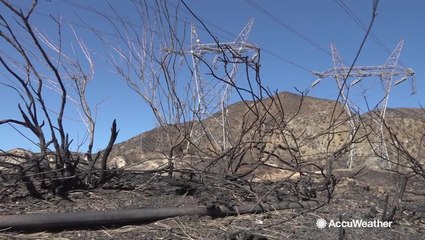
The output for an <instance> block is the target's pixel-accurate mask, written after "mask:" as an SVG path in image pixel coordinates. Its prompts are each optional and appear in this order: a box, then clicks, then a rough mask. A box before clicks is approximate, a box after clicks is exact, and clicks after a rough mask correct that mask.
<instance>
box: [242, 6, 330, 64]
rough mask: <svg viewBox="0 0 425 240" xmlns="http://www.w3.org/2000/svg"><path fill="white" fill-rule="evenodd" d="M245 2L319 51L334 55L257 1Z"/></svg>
mask: <svg viewBox="0 0 425 240" xmlns="http://www.w3.org/2000/svg"><path fill="white" fill-rule="evenodd" d="M245 2H247V3H248V4H249V5H251V6H253V7H254V8H255V9H257V10H258V11H259V12H261V13H263V14H264V15H266V16H267V17H269V18H270V19H272V20H273V21H275V22H276V23H277V24H279V26H281V27H283V28H285V29H287V30H289V31H290V32H292V33H294V34H295V35H296V36H298V37H299V38H301V39H303V40H304V41H306V42H307V43H309V44H310V45H312V46H313V47H315V48H317V49H318V50H319V51H321V52H323V53H325V54H326V55H328V56H332V55H331V53H330V52H329V50H327V49H325V48H323V47H321V46H320V45H319V44H317V43H315V42H314V41H313V40H311V39H310V38H308V37H307V36H306V35H304V34H302V33H301V32H299V31H298V30H296V29H295V28H293V27H291V26H289V24H287V23H285V22H284V21H282V20H281V19H279V18H278V17H276V16H274V15H273V14H272V13H270V12H269V11H267V10H266V9H265V8H263V7H261V6H260V5H258V4H257V3H255V2H254V1H253V0H245Z"/></svg>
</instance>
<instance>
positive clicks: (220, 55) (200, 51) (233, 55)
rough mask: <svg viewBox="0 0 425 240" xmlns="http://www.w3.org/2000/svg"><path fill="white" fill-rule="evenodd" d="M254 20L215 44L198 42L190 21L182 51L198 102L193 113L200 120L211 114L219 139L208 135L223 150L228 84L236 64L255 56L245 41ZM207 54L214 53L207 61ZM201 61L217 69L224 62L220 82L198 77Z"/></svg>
mask: <svg viewBox="0 0 425 240" xmlns="http://www.w3.org/2000/svg"><path fill="white" fill-rule="evenodd" d="M253 23H254V19H253V18H252V19H250V20H249V22H248V24H247V25H246V26H245V27H244V28H243V29H242V31H241V32H240V33H239V35H238V36H237V37H236V39H235V40H234V41H232V42H214V43H201V40H200V38H199V36H198V33H197V32H196V28H195V25H194V24H192V26H191V46H190V49H189V50H186V51H185V53H186V54H190V55H191V56H192V64H193V83H194V95H195V98H196V102H197V104H196V109H195V112H196V113H198V117H199V118H200V119H201V120H204V119H206V118H208V117H213V118H214V119H215V120H216V122H217V123H218V124H219V125H220V126H221V129H222V134H221V137H220V138H221V139H217V136H214V135H213V134H210V137H211V138H212V139H213V141H214V142H215V143H216V144H217V146H220V148H221V149H226V148H227V147H228V146H229V145H228V144H229V143H228V129H227V124H226V123H227V105H228V101H229V98H230V93H231V86H232V85H234V84H235V82H236V79H235V77H236V73H237V70H238V65H239V64H241V63H245V62H244V61H243V60H242V59H244V58H245V57H247V58H248V59H251V60H255V59H257V56H258V53H259V51H260V49H259V47H258V46H256V45H254V44H251V43H248V42H247V40H248V36H249V33H250V32H251V28H252V25H253ZM206 55H210V57H211V55H212V56H214V58H213V61H212V62H210V60H209V59H207V57H206ZM201 62H202V63H206V64H208V66H209V67H212V68H216V67H217V66H216V65H217V64H224V66H223V69H225V70H224V73H223V74H224V75H225V76H220V77H222V80H223V81H220V80H218V79H213V80H212V81H206V80H205V79H204V78H203V77H202V76H201V75H203V74H201V71H200V63H201ZM219 111H220V112H221V116H220V117H214V115H213V114H214V113H215V112H219Z"/></svg>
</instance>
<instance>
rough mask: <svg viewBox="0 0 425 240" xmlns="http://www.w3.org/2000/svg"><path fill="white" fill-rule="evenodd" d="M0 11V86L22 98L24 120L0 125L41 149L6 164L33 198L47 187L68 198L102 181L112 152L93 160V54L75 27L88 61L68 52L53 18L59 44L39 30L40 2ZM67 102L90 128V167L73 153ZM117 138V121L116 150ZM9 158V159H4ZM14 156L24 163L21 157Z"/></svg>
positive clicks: (9, 5) (6, 5)
mask: <svg viewBox="0 0 425 240" xmlns="http://www.w3.org/2000/svg"><path fill="white" fill-rule="evenodd" d="M1 6H2V8H3V9H4V10H5V11H4V13H3V12H2V14H1V15H0V27H1V29H0V30H1V31H0V40H1V42H0V44H1V56H0V63H1V68H2V69H1V71H2V72H3V76H4V77H3V80H2V82H1V83H0V84H1V86H2V87H5V88H7V89H10V90H11V91H12V92H14V93H15V94H17V96H19V98H20V101H19V102H18V104H17V109H18V112H19V115H20V118H9V119H2V120H0V125H3V126H7V125H9V126H12V127H13V128H15V129H16V130H17V131H19V129H26V130H29V132H30V133H31V134H32V136H26V138H27V139H29V140H31V141H32V142H33V143H34V144H35V146H36V147H37V148H38V150H39V153H36V154H34V155H33V156H31V157H29V158H27V159H24V161H23V162H21V163H19V164H12V165H11V164H7V163H2V165H3V166H5V167H6V168H8V169H11V170H13V169H15V170H16V172H17V174H16V181H17V183H24V184H25V185H26V187H27V189H28V191H29V192H30V193H31V194H32V195H34V196H40V194H42V192H43V191H42V189H45V188H47V189H50V190H49V191H51V192H53V193H64V194H66V192H67V191H68V190H69V189H71V188H75V187H83V186H87V185H86V184H85V183H86V182H87V178H89V177H90V178H92V177H94V176H97V175H100V177H99V179H98V180H96V181H95V182H94V185H97V184H99V183H101V182H104V181H105V176H104V171H105V170H106V161H107V157H108V154H109V152H110V151H111V147H108V148H107V149H106V150H105V151H103V152H102V153H100V152H99V153H98V154H97V155H96V157H95V158H92V155H93V153H92V148H93V142H94V136H95V120H94V116H93V113H92V111H91V109H90V104H89V103H88V101H87V98H86V89H87V86H88V83H89V82H90V81H91V79H92V78H93V75H94V63H93V59H92V58H91V55H90V51H89V50H88V48H87V47H86V46H85V45H84V42H83V40H82V39H81V38H80V37H79V36H78V34H77V33H76V32H75V31H74V30H73V29H72V27H71V32H72V33H73V35H74V37H75V42H76V43H77V45H78V46H79V50H80V51H81V52H80V53H81V55H82V56H84V60H80V59H79V58H78V57H77V56H71V55H70V54H69V53H68V51H67V46H65V44H64V43H65V40H64V32H65V31H66V29H65V27H64V24H63V22H62V19H61V18H60V17H51V19H50V23H51V24H53V25H54V26H55V27H56V30H57V31H56V35H55V38H54V39H56V40H52V38H51V37H49V36H48V34H45V33H43V32H42V31H40V29H39V28H37V26H36V25H35V24H33V22H32V19H33V14H34V11H35V10H36V8H37V1H33V2H32V4H31V6H29V8H28V10H24V9H21V8H18V7H16V6H15V5H14V4H13V3H11V2H9V1H1ZM74 96H77V98H75V97H74ZM69 102H73V103H74V104H76V106H77V107H78V108H79V109H80V110H81V111H82V114H81V116H82V121H83V122H84V123H85V124H86V126H87V131H88V135H89V143H88V150H87V154H86V157H87V159H88V160H89V164H83V161H82V160H83V159H82V158H83V157H82V156H81V155H80V154H77V153H75V152H72V151H71V144H72V143H73V139H72V138H71V136H70V135H69V133H68V131H67V129H66V128H65V126H64V125H65V123H66V114H67V109H68V108H69V105H70V104H69ZM117 134H118V130H117V128H116V123H115V121H114V123H113V124H112V131H111V136H110V142H109V145H111V146H112V145H113V143H114V142H115V139H116V137H117ZM34 137H35V140H33V139H34ZM77 144H81V143H77ZM7 155H10V154H9V153H4V152H3V154H2V156H7ZM13 157H16V158H19V157H20V158H21V159H22V157H21V156H13ZM98 158H101V159H102V160H101V161H102V164H101V171H100V172H101V173H98V172H96V171H94V170H95V168H94V163H95V162H96V160H97V159H98ZM87 166H89V168H87ZM83 172H84V174H82V173H83ZM37 183H40V184H39V185H40V186H37V185H38V184H37Z"/></svg>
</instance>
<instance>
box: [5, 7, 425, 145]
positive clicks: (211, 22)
mask: <svg viewBox="0 0 425 240" xmlns="http://www.w3.org/2000/svg"><path fill="white" fill-rule="evenodd" d="M28 2H29V1H16V4H19V5H20V6H28V4H27V3H28ZM39 2H40V4H39V7H38V8H37V9H36V14H35V15H34V16H33V17H34V19H33V21H34V24H35V26H37V27H38V28H39V29H41V30H42V31H43V32H45V33H46V34H54V31H55V25H54V24H52V22H51V21H50V20H49V18H48V17H47V16H48V15H49V14H53V15H61V16H63V18H64V21H65V22H66V23H68V24H71V25H73V27H74V28H75V30H76V31H77V32H78V33H79V35H80V36H81V38H82V39H83V40H84V41H85V42H86V43H87V46H88V48H89V49H90V50H91V51H92V52H93V56H95V62H96V63H95V65H96V66H95V68H96V75H95V77H94V80H93V82H92V83H91V85H90V86H89V90H88V91H89V100H90V102H91V103H92V104H96V103H98V102H101V104H100V105H99V106H98V113H97V129H96V131H97V138H96V140H95V150H100V149H102V148H103V147H104V146H105V145H106V143H107V140H108V135H109V127H110V124H111V121H112V120H113V119H117V123H118V127H119V129H120V134H119V137H118V140H117V142H121V141H125V140H127V139H129V138H131V137H133V136H135V135H137V134H139V133H141V132H144V131H147V130H149V129H152V128H153V127H155V126H156V125H157V124H156V123H155V118H154V116H153V114H152V113H151V111H150V110H149V108H148V106H147V105H146V104H145V103H144V102H143V101H142V100H141V99H140V97H139V96H137V95H136V94H135V93H134V92H133V91H132V90H130V89H129V88H128V87H127V86H126V84H125V83H124V82H123V81H122V80H121V78H120V77H119V76H116V75H114V74H113V73H111V66H110V64H109V63H108V61H106V60H105V55H104V51H103V49H102V44H100V42H99V39H98V38H96V37H95V35H94V34H93V32H91V31H90V30H89V29H88V28H87V27H85V26H86V25H84V23H86V24H88V25H90V26H92V27H94V28H96V29H98V30H100V31H102V32H105V33H113V30H112V29H110V27H107V26H108V25H107V24H105V22H104V19H102V18H101V17H99V16H98V15H96V14H94V13H93V11H89V10H88V9H90V7H92V8H93V9H96V10H97V11H99V12H103V13H105V14H112V13H111V10H110V9H109V8H108V6H107V4H106V2H105V1H103V0H102V1H101V0H93V1H83V0H73V1H71V0H69V1H65V0H53V1H39ZM153 2H154V1H150V0H148V1H147V3H148V4H153ZM169 2H170V8H172V6H174V5H175V4H176V3H177V2H178V1H177V0H169ZM185 2H186V3H187V4H188V5H189V6H190V8H191V10H192V11H193V12H194V13H196V14H197V15H198V16H199V17H201V18H202V19H203V20H204V22H205V24H206V25H207V26H208V27H209V29H210V30H211V32H212V33H213V34H214V35H215V36H216V37H217V38H218V39H219V40H220V41H223V42H224V41H231V40H232V39H233V38H234V37H236V35H237V34H238V33H239V32H240V31H241V29H242V28H243V27H244V26H245V25H246V23H247V22H248V21H249V19H250V18H254V19H255V22H254V25H253V28H252V31H251V33H250V36H249V42H251V43H253V44H256V45H258V46H259V47H260V48H261V49H262V53H261V66H262V67H261V77H262V80H263V83H264V84H265V85H267V86H269V87H270V88H271V89H278V90H279V91H295V90H294V88H295V87H296V88H298V89H301V90H304V89H307V88H308V87H309V85H310V84H311V83H312V82H313V81H314V80H315V79H316V78H315V77H314V76H313V75H312V74H311V71H324V70H327V69H329V68H331V67H332V65H333V62H332V58H331V56H330V55H329V54H330V43H335V44H336V46H337V48H338V50H339V53H340V55H341V57H342V58H343V59H344V61H345V63H347V64H350V63H351V61H352V60H353V58H354V57H355V54H356V52H357V50H358V48H359V45H360V43H361V41H362V39H363V37H364V34H365V32H364V30H363V29H362V28H361V27H360V26H359V25H358V24H357V23H356V22H355V21H354V20H353V19H352V18H351V17H350V16H349V15H348V14H347V13H346V12H345V11H344V10H343V8H342V7H341V5H342V3H343V4H344V5H345V6H347V7H348V9H349V10H350V11H351V13H353V14H354V15H355V16H356V17H358V19H359V20H361V21H362V22H363V23H364V24H365V25H368V24H369V21H370V19H371V7H372V1H370V0H360V1H348V0H341V1H340V2H339V4H338V1H336V0H322V1H313V0H299V1H288V0H280V1H277V0H262V1H253V2H254V3H255V4H257V6H260V7H261V9H264V10H266V12H267V14H269V15H266V14H264V12H261V11H259V9H257V8H255V7H254V6H253V4H250V1H246V0H214V1H207V0H185ZM341 2H342V3H341ZM110 3H111V5H113V6H114V8H115V10H116V11H117V12H119V13H120V14H123V15H125V16H126V17H128V18H129V19H137V16H136V12H135V11H134V9H133V8H132V5H131V4H130V1H110ZM344 5H343V6H344ZM0 12H1V13H2V14H3V12H6V11H5V10H4V9H0ZM423 12H425V1H422V0H405V1H399V0H383V1H380V2H379V6H378V12H377V13H378V15H377V17H376V20H375V24H374V26H373V29H372V32H373V34H374V36H375V37H376V38H377V39H379V40H380V41H381V42H382V43H383V44H384V45H385V46H386V47H387V48H388V49H389V50H390V51H392V50H393V49H394V48H395V46H396V45H397V44H398V42H399V41H400V40H401V39H404V41H405V42H404V48H403V51H402V53H401V57H400V59H401V61H402V62H403V64H405V65H406V66H408V67H410V68H412V69H413V70H415V72H416V74H415V75H416V89H417V94H416V95H414V96H412V95H410V85H409V83H407V82H405V83H404V84H401V85H398V86H397V87H395V88H394V89H393V91H392V92H391V96H390V100H389V107H418V106H419V104H424V102H423V99H424V95H425V92H424V90H425V84H424V82H423V81H422V80H423V78H424V74H425V72H424V64H425V34H424V33H423V30H421V29H422V28H423V27H421V26H422V24H425V15H424V14H423ZM273 17H274V18H275V19H274V20H273V19H272V18H273ZM179 18H180V19H181V20H186V21H188V22H195V23H196V24H197V25H199V22H196V20H195V19H194V18H193V17H192V16H190V14H188V12H187V11H186V10H185V9H184V7H183V6H181V11H179ZM81 21H84V23H82V22H81ZM134 21H136V20H134ZM279 21H280V24H279V23H278V22H279ZM136 24H137V22H136ZM282 24H283V25H286V27H283V26H282ZM288 27H289V28H291V29H292V30H289V28H288ZM198 32H199V35H200V38H201V41H202V42H205V43H207V42H211V41H212V39H211V37H210V36H208V35H207V34H206V32H205V31H202V29H199V30H198ZM300 36H302V37H300ZM111 38H113V36H111ZM1 44H3V43H1ZM65 44H66V43H65ZM69 44H72V42H71V41H70V43H69ZM74 44H75V43H74ZM388 55H389V54H388V52H387V51H385V50H384V49H383V48H382V47H381V46H380V45H378V43H376V42H375V41H374V40H373V39H372V38H369V39H368V40H367V42H366V44H365V46H364V49H363V51H362V53H361V55H360V57H359V59H358V62H357V65H381V64H383V63H384V62H385V60H386V59H387V58H388ZM288 61H290V62H293V63H295V64H290V63H288ZM2 71H3V69H2ZM240 75H241V74H239V75H238V76H240ZM0 78H3V76H0ZM3 80H4V79H3ZM3 80H2V79H0V81H3ZM337 92H338V90H337V87H336V84H335V81H334V80H333V79H325V80H323V81H322V82H321V83H320V84H318V85H317V86H316V87H315V88H314V89H313V90H312V91H311V92H310V95H311V96H315V97H320V98H327V99H335V98H336V96H337ZM0 94H1V95H2V97H1V100H0V104H1V106H2V113H1V116H2V117H1V118H6V117H14V116H17V108H16V105H17V102H18V97H17V96H16V95H14V94H13V93H11V92H10V90H8V89H5V88H4V87H2V86H0ZM351 94H352V98H353V100H354V101H356V103H358V105H359V106H364V103H363V102H362V101H363V100H362V94H365V95H366V96H367V97H368V99H369V101H370V104H371V105H374V104H376V101H378V99H380V98H381V97H382V96H383V95H382V94H383V92H382V89H381V87H380V83H379V79H366V80H364V81H363V82H362V84H361V85H359V86H358V88H357V89H353V90H352V92H351ZM232 101H236V99H235V98H232ZM70 108H71V109H70V110H69V112H68V114H69V115H68V116H69V118H72V119H78V115H76V113H75V111H73V110H72V106H70ZM66 126H67V127H68V131H69V132H70V135H71V137H72V138H74V139H75V142H78V141H80V140H81V138H82V137H83V135H84V127H83V126H82V124H81V123H78V122H76V121H67V122H66ZM24 133H25V131H24ZM15 147H23V148H29V149H36V147H35V146H34V145H32V144H31V143H30V142H29V141H28V140H26V139H25V138H23V137H22V136H20V135H19V134H17V132H16V131H15V130H14V129H12V128H11V127H10V126H8V125H4V126H0V148H1V149H4V150H8V149H11V148H15Z"/></svg>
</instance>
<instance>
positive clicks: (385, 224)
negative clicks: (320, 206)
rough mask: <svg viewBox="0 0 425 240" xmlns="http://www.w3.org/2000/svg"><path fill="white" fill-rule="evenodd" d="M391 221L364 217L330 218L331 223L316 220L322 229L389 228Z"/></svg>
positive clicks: (320, 219)
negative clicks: (348, 219) (363, 218)
mask: <svg viewBox="0 0 425 240" xmlns="http://www.w3.org/2000/svg"><path fill="white" fill-rule="evenodd" d="M392 223H393V222H391V221H381V220H377V219H375V220H372V221H364V220H362V219H352V220H351V221H334V220H330V221H329V223H328V222H327V221H326V220H325V219H323V218H318V219H317V220H316V226H317V227H318V228H320V229H323V228H325V227H329V228H331V227H337V228H339V227H344V228H389V227H391V224H392Z"/></svg>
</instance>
